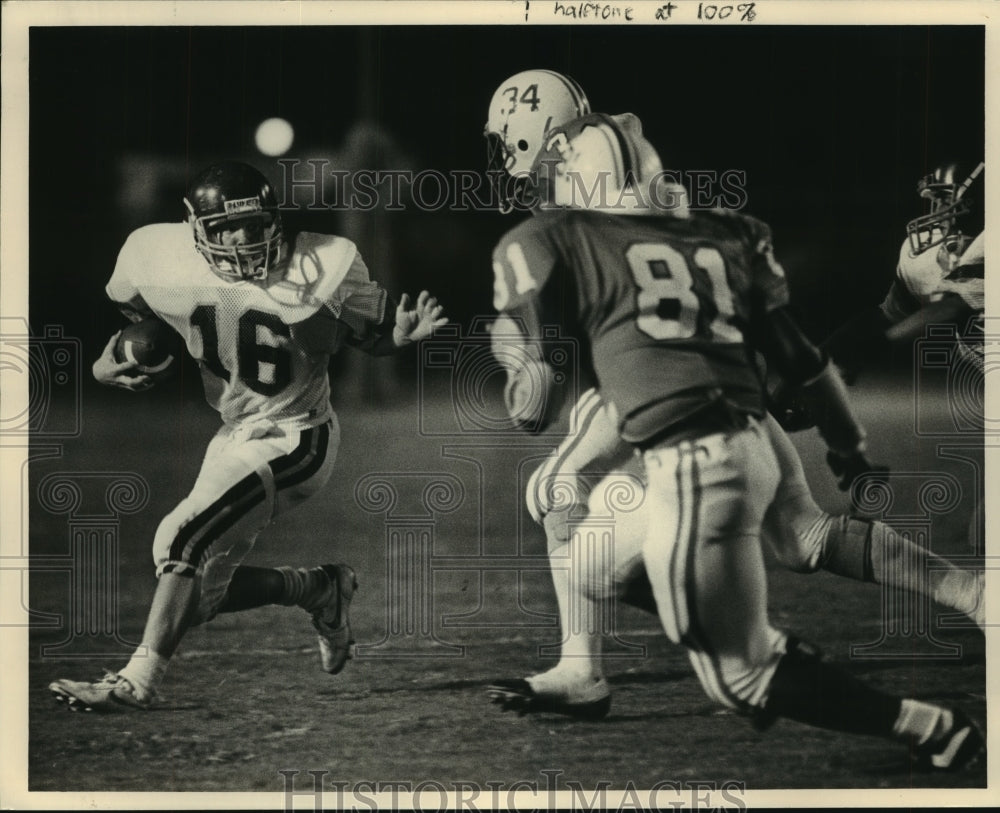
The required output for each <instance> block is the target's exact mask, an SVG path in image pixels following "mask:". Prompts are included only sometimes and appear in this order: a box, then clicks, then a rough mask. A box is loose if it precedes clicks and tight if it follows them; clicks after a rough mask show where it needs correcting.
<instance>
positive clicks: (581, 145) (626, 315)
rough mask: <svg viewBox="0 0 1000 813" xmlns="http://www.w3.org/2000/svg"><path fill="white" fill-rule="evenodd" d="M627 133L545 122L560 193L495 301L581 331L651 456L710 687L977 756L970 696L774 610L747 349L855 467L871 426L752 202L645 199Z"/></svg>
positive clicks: (509, 253) (656, 568)
mask: <svg viewBox="0 0 1000 813" xmlns="http://www.w3.org/2000/svg"><path fill="white" fill-rule="evenodd" d="M514 98H515V99H516V98H518V96H517V94H514ZM635 136H636V133H635V131H634V129H633V130H631V131H630V129H629V128H627V127H624V126H622V123H621V122H620V120H616V119H614V118H612V117H608V116H601V115H590V116H584V117H583V118H581V119H578V120H576V121H574V122H572V123H571V124H569V125H567V126H565V127H563V128H556V130H555V131H551V132H549V133H548V134H547V135H546V138H545V147H546V149H544V150H543V155H542V157H541V160H540V162H539V164H538V166H537V167H536V169H538V177H539V178H540V179H541V181H540V183H539V184H537V185H536V189H538V190H539V193H540V200H542V201H544V202H545V203H547V202H551V201H553V200H555V201H556V202H558V203H563V204H564V205H560V206H555V207H551V208H550V207H547V206H545V205H544V204H543V205H542V206H541V207H540V208H541V211H539V213H538V215H537V216H536V217H534V218H530V219H528V220H526V221H524V222H523V223H522V224H520V225H519V226H517V227H515V228H514V229H512V230H511V231H510V232H509V233H508V234H507V235H506V236H505V237H504V238H503V240H501V242H500V244H499V245H498V247H497V250H496V252H495V254H494V268H495V271H496V280H495V293H496V298H497V305H498V309H500V310H501V311H503V312H504V313H505V314H506V315H508V316H510V317H512V319H511V322H512V323H513V324H516V325H518V326H523V328H524V330H525V331H526V333H527V340H528V341H527V344H526V346H525V352H528V353H531V352H534V351H536V350H537V347H538V346H539V345H536V344H535V343H534V341H536V340H538V339H540V338H541V337H542V336H543V335H544V331H543V327H545V326H550V325H561V326H562V327H563V328H564V329H567V330H570V331H571V332H573V333H574V334H575V335H578V336H580V337H583V338H585V339H586V341H587V343H588V344H589V348H590V351H591V354H592V356H593V366H594V370H595V372H596V376H597V379H598V381H599V383H600V387H601V396H602V398H603V399H604V401H605V404H606V406H605V410H606V417H607V418H608V419H609V421H610V422H611V423H612V424H613V425H616V426H617V427H618V429H619V432H620V434H621V436H622V438H623V439H624V440H625V441H627V442H628V443H629V444H631V445H632V446H633V447H634V448H636V449H638V450H639V451H640V452H641V454H642V456H643V458H644V461H645V466H646V476H647V478H648V486H647V492H646V493H647V501H648V508H647V511H648V514H649V517H648V531H647V534H646V539H645V543H644V548H643V559H644V563H645V568H646V570H647V572H648V574H649V581H650V582H651V584H652V587H653V593H654V596H655V598H656V604H657V607H658V609H659V614H660V617H661V620H662V622H663V625H664V629H665V630H666V631H667V634H668V635H669V636H670V638H671V639H672V640H674V641H675V642H679V643H682V644H684V645H685V646H687V648H688V650H689V653H690V656H691V660H692V663H693V664H694V666H695V669H696V672H697V673H698V675H699V678H700V679H701V680H702V683H703V685H704V687H705V688H706V691H707V692H708V693H709V694H710V695H711V696H712V697H714V698H716V699H717V700H719V701H720V702H722V703H724V704H726V705H728V706H731V707H733V708H737V709H740V710H742V711H746V712H748V713H750V714H752V715H753V716H754V717H755V718H756V719H757V720H758V721H765V720H770V719H773V718H774V717H775V716H788V717H792V718H794V719H798V720H800V721H803V722H809V723H812V724H815V725H820V726H825V727H830V728H841V729H844V730H848V731H855V732H858V733H871V734H883V735H886V736H896V737H899V738H901V739H905V740H907V741H908V742H910V744H911V745H912V746H913V753H914V754H915V755H916V757H917V758H918V762H922V763H924V764H926V765H927V766H928V767H937V768H944V767H948V768H953V767H956V766H958V765H959V764H962V763H965V762H966V761H967V760H968V759H969V758H971V756H972V755H974V754H975V753H976V752H977V751H978V750H979V747H980V744H981V735H980V734H979V733H978V731H977V729H976V728H975V726H974V724H972V723H971V721H969V720H968V719H967V718H966V717H965V715H964V714H962V713H961V712H958V711H951V710H947V709H942V708H939V707H937V706H932V705H930V704H925V703H919V702H917V701H913V700H903V699H901V698H896V697H891V696H887V695H883V694H881V693H879V692H875V691H873V690H871V689H869V688H868V687H865V686H864V685H862V684H860V683H858V682H857V681H855V680H853V679H852V678H850V677H849V676H847V675H846V674H844V673H841V672H839V671H838V670H836V669H834V668H833V667H831V666H829V665H828V664H826V663H824V662H822V661H821V660H820V659H819V658H818V657H817V656H816V654H815V653H814V652H812V651H810V650H809V648H808V647H805V646H802V645H800V644H798V643H796V642H794V641H791V640H790V639H789V638H788V637H787V636H785V635H784V634H782V633H780V632H778V631H776V630H774V629H773V628H772V627H771V626H770V624H769V623H768V620H767V615H766V579H765V575H764V568H763V558H762V554H761V550H760V544H759V540H760V536H761V531H762V525H763V523H764V518H765V515H766V514H767V513H768V512H769V509H770V507H771V506H772V504H773V503H774V500H775V496H776V493H777V489H778V485H779V480H780V474H779V471H780V468H779V463H778V460H777V459H776V457H775V452H774V448H773V446H772V444H771V441H770V437H769V430H768V428H767V427H766V425H765V423H764V421H765V415H766V409H765V395H764V390H763V386H762V383H761V377H760V375H759V371H758V370H757V368H756V365H755V363H754V360H753V349H754V348H762V349H766V350H768V351H769V355H770V357H771V362H772V364H774V365H775V366H776V367H777V368H778V369H779V370H780V371H781V372H782V373H783V374H784V375H785V376H786V377H788V378H789V379H791V380H793V381H796V382H798V383H802V384H804V385H805V386H804V392H805V394H806V397H808V398H810V399H811V400H812V401H813V402H814V403H815V405H816V406H819V405H820V404H822V405H824V407H825V412H824V413H823V415H824V418H823V420H822V422H821V423H820V430H821V433H822V434H823V436H824V438H825V439H826V441H827V443H828V445H829V447H830V449H831V452H832V454H834V455H836V456H837V459H838V460H841V461H843V465H844V467H845V468H849V467H851V466H852V465H854V463H853V461H856V460H857V459H858V458H860V457H863V455H864V435H863V432H862V431H861V429H860V427H858V425H857V424H856V422H855V421H854V419H853V417H852V416H851V414H850V410H849V409H848V408H847V404H846V400H845V397H844V390H843V384H842V382H841V381H840V378H839V376H838V375H837V373H836V371H835V370H834V369H833V368H832V366H831V365H829V364H828V363H827V361H826V359H825V357H824V356H823V355H822V354H821V353H820V352H819V351H818V350H817V349H816V348H815V347H813V346H812V345H811V344H810V343H809V342H808V341H806V340H805V338H804V337H803V336H802V334H801V332H800V331H799V330H798V329H797V327H796V326H795V325H794V323H793V322H792V321H791V320H790V318H789V317H788V315H787V311H786V310H785V308H784V306H785V304H786V301H787V288H786V285H785V281H784V274H783V272H782V270H781V267H780V265H778V263H777V262H776V261H775V260H774V257H773V255H772V252H771V247H770V235H769V230H768V229H767V227H766V226H765V225H764V224H763V223H760V222H759V221H756V220H753V219H752V218H748V217H745V216H741V215H734V214H726V213H699V214H691V213H690V212H688V211H687V209H686V208H685V207H684V206H683V201H682V200H677V199H672V200H668V201H666V202H663V201H660V200H657V201H655V203H656V205H655V206H654V205H652V204H651V199H653V198H656V197H657V196H658V195H659V194H661V193H663V192H664V187H663V185H662V184H658V183H652V182H650V183H648V184H646V185H644V184H643V183H639V184H634V183H630V180H634V179H636V178H639V179H643V180H644V181H653V180H656V179H655V178H651V176H650V175H649V174H648V173H644V170H649V169H651V168H653V167H654V165H655V164H656V163H658V162H654V161H652V160H650V159H649V151H648V146H647V145H646V144H644V143H643V142H642V141H638V140H637V139H636V137H635ZM609 167H610V169H608V168H609ZM594 168H599V170H598V172H597V175H595V174H593V172H592V173H591V175H590V176H587V175H586V172H587V170H588V169H590V170H593V169H594ZM542 169H545V170H547V172H542V171H541V170H542ZM579 177H589V178H590V179H591V180H593V179H595V178H599V179H600V184H601V185H600V188H599V190H598V191H597V193H596V194H595V193H594V189H595V187H594V186H588V185H587V183H586V182H584V183H583V184H582V185H580V186H579V187H577V190H576V191H580V189H583V190H584V191H585V193H586V196H587V200H586V205H585V206H579V205H576V204H575V203H573V202H569V206H566V205H565V203H566V194H567V191H569V192H570V193H572V192H573V183H574V179H575V178H579ZM605 182H606V183H605ZM560 189H561V190H562V191H561V193H560ZM542 190H544V191H542ZM560 194H561V195H562V200H561V201H560ZM668 197H669V193H668ZM664 210H669V211H664ZM504 329H505V330H506V329H507V326H506V325H505V327H504ZM751 340H752V343H751ZM519 366H520V368H521V369H520V371H518V370H509V371H508V372H509V374H510V380H511V385H510V386H509V387H508V393H507V394H508V404H509V406H510V408H511V412H512V415H514V416H518V417H521V418H522V419H524V418H527V419H529V420H528V421H526V422H527V423H534V424H537V423H542V424H544V423H546V422H547V421H548V420H550V419H551V417H552V415H553V414H554V413H555V406H556V405H557V404H558V402H559V399H560V393H559V391H558V387H556V386H554V385H553V386H549V387H547V388H544V390H543V391H541V393H540V394H539V388H538V387H537V386H532V387H530V388H528V387H519V385H518V378H519V377H522V380H527V378H530V379H531V380H532V381H533V382H539V381H541V382H554V381H555V378H554V377H553V376H552V375H551V371H550V369H549V366H548V364H547V360H546V359H545V358H544V355H539V354H537V353H536V355H535V357H534V358H533V360H532V361H531V362H530V363H528V364H522V365H519ZM664 371H669V373H668V374H664ZM525 375H526V376H527V378H525V377H524V376H525ZM818 678H822V680H824V681H825V682H826V683H827V684H828V686H836V689H835V693H836V694H837V695H838V697H839V698H840V699H841V700H842V701H843V702H844V703H845V704H846V705H847V706H849V707H850V708H851V709H852V710H853V711H852V712H850V713H842V712H843V709H842V708H841V709H840V711H834V710H833V709H832V708H831V706H830V705H829V697H827V698H826V703H823V702H819V698H818V697H815V696H814V694H815V692H814V688H813V687H815V685H816V680H817V679H818ZM507 688H513V689H514V690H513V691H512V692H510V694H511V695H514V697H513V698H510V697H508V696H507V693H506V692H505V689H507ZM493 691H494V696H495V698H496V699H498V700H499V701H500V702H506V701H507V700H508V699H512V700H514V702H515V703H516V701H517V697H516V696H517V694H518V691H517V689H516V687H505V686H503V685H497V686H495V687H494V688H493ZM539 705H540V704H539ZM580 705H581V710H587V711H590V710H593V712H594V716H600V715H601V713H603V712H604V711H606V704H604V705H603V706H602V704H600V703H599V702H597V701H586V700H585V701H584V702H582V703H581V704H580ZM836 705H838V706H839V703H838V704H836ZM536 710H541V709H536ZM581 716H586V715H585V714H581ZM942 754H944V756H942ZM945 763H947V764H945Z"/></svg>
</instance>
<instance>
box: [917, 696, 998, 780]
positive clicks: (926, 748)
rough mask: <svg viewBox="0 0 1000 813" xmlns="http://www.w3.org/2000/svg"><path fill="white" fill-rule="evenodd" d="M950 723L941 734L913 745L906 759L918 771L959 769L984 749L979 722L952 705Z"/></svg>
mask: <svg viewBox="0 0 1000 813" xmlns="http://www.w3.org/2000/svg"><path fill="white" fill-rule="evenodd" d="M951 713H952V724H951V728H950V729H948V731H947V732H945V734H943V735H942V736H940V737H937V738H935V739H933V740H930V741H929V742H926V743H924V744H923V745H914V746H912V747H911V750H910V759H911V760H912V762H913V766H914V768H915V769H916V770H918V771H948V772H955V771H960V770H962V769H963V768H965V767H967V766H968V765H970V764H972V763H973V762H974V761H976V760H977V759H978V758H979V757H980V756H981V755H982V754H984V753H985V751H986V742H985V740H984V739H983V733H982V732H981V731H980V730H979V726H978V725H976V723H975V722H974V721H973V720H972V719H970V718H969V716H968V715H967V714H965V712H962V711H959V710H958V709H952V712H951Z"/></svg>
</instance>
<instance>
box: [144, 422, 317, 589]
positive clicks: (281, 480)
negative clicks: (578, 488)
mask: <svg viewBox="0 0 1000 813" xmlns="http://www.w3.org/2000/svg"><path fill="white" fill-rule="evenodd" d="M329 437H330V425H329V423H327V424H324V425H322V426H319V427H313V428H311V429H307V430H304V431H303V432H302V433H301V436H300V438H299V443H298V445H297V446H296V447H295V449H294V450H292V451H291V452H290V453H288V454H286V455H281V456H279V457H276V458H274V459H273V460H270V461H268V467H269V468H270V471H271V476H272V478H273V480H274V487H275V490H276V491H280V490H282V489H286V488H290V487H292V486H295V485H298V484H299V483H302V482H305V481H306V480H308V479H309V478H310V477H312V476H313V475H314V474H315V473H316V472H317V471H319V469H320V468H321V467H322V465H323V462H324V461H325V460H326V454H327V447H328V441H329ZM267 485H268V484H265V482H264V480H263V478H262V477H261V475H260V473H258V472H253V473H252V474H248V475H247V476H246V477H244V478H243V479H242V480H240V481H239V482H238V483H236V485H234V486H232V487H231V488H229V489H227V490H226V492H225V493H224V494H223V495H222V496H221V497H219V498H218V499H217V500H215V501H214V502H213V503H212V504H211V505H210V506H208V508H206V509H205V510H204V511H202V512H201V513H199V514H198V515H197V516H195V517H193V518H192V519H191V521H190V522H188V523H186V524H185V525H184V527H183V528H181V529H180V531H179V532H178V534H177V537H176V538H175V539H174V541H173V543H172V544H171V546H170V559H171V560H173V561H175V562H176V561H181V562H184V563H186V564H187V565H189V567H190V570H181V569H180V567H179V566H178V565H167V566H166V567H164V569H163V572H164V573H169V572H179V573H180V574H181V575H193V574H194V572H195V571H196V570H197V568H198V567H199V565H200V564H201V562H202V560H203V559H204V558H205V555H206V553H207V551H208V549H209V548H210V547H211V545H212V543H213V542H215V541H216V540H217V539H219V538H220V537H221V536H222V535H223V534H224V533H226V531H228V530H229V529H230V528H232V527H233V525H235V524H236V523H237V522H238V521H239V520H240V519H242V518H243V517H245V516H246V515H247V514H248V513H249V512H250V511H251V510H253V509H254V508H256V507H257V506H258V505H260V504H261V503H263V502H264V501H265V500H266V499H267V495H268V488H267Z"/></svg>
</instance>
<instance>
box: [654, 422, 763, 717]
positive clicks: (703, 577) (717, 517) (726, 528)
mask: <svg viewBox="0 0 1000 813" xmlns="http://www.w3.org/2000/svg"><path fill="white" fill-rule="evenodd" d="M644 460H645V463H646V473H647V478H648V487H647V498H646V499H647V503H648V506H649V507H648V511H649V516H650V522H649V530H648V533H647V536H646V541H645V545H644V548H643V553H644V558H645V562H646V570H647V573H648V576H649V581H650V583H651V585H652V587H653V593H654V596H655V598H656V603H657V605H658V608H659V614H660V619H661V621H662V623H663V627H664V630H665V631H666V633H667V636H668V637H669V638H670V640H671V641H674V642H675V643H680V644H683V645H684V646H685V647H687V649H688V653H689V657H690V660H691V663H692V665H693V666H694V669H695V672H696V674H697V675H698V678H699V680H700V682H701V684H702V686H703V688H704V689H705V691H706V693H707V694H708V695H709V696H710V697H712V698H713V699H714V700H716V701H718V702H719V703H722V704H723V705H726V706H728V707H730V708H734V709H738V710H741V711H748V710H751V709H753V708H755V707H757V706H759V705H760V704H761V703H762V701H763V698H764V697H765V693H766V689H767V685H768V682H769V681H770V678H771V675H772V674H773V672H774V669H775V668H776V667H777V663H778V660H779V658H780V653H779V643H780V639H781V637H782V636H780V634H778V633H776V632H775V631H774V630H772V628H771V627H770V625H769V623H768V620H767V584H766V573H765V569H764V560H763V554H762V552H761V547H760V526H761V522H762V520H763V514H764V511H765V509H766V507H767V505H768V502H769V500H770V499H771V497H772V495H773V493H774V489H775V487H776V485H777V473H776V471H775V467H774V460H773V455H772V454H771V452H770V448H769V446H768V445H767V443H766V440H765V439H764V433H763V430H761V429H759V428H757V427H752V428H751V429H749V430H745V431H742V432H738V433H735V434H733V435H730V436H728V437H726V436H724V435H722V434H715V435H710V436H707V437H705V438H701V439H699V440H697V441H685V442H682V443H680V444H678V445H676V446H668V447H659V448H654V449H652V450H649V451H647V452H646V453H645V454H644Z"/></svg>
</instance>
